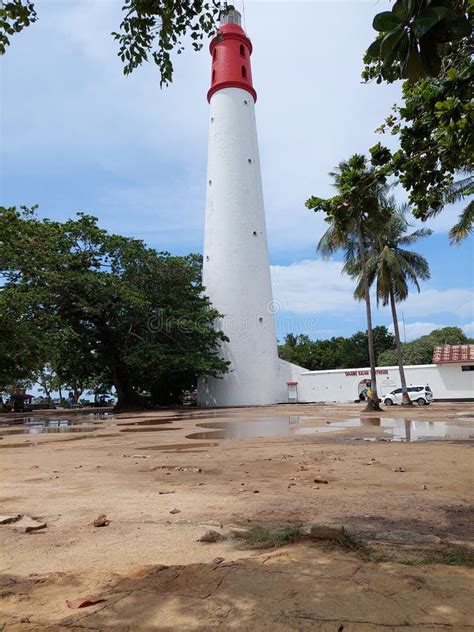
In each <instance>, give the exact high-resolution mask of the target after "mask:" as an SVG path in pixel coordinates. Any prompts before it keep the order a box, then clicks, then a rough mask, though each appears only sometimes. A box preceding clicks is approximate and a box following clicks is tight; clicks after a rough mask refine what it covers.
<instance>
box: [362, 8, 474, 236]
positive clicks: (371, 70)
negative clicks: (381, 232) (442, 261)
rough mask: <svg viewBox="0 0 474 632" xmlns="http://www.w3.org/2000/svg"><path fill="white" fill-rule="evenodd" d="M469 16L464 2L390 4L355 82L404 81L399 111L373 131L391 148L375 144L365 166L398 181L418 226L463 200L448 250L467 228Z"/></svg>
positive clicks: (470, 187)
mask: <svg viewBox="0 0 474 632" xmlns="http://www.w3.org/2000/svg"><path fill="white" fill-rule="evenodd" d="M473 16H474V4H472V3H471V4H469V3H468V2H467V1H465V0H398V1H397V2H395V4H394V6H393V8H392V11H391V12H384V13H381V14H378V15H377V16H376V17H375V19H374V28H375V29H376V30H378V31H380V34H379V37H378V38H377V40H376V41H375V42H374V43H373V44H372V45H371V46H370V47H369V49H368V51H367V53H366V56H365V58H364V61H365V62H366V67H365V70H364V72H363V74H362V76H363V78H364V79H365V80H370V79H374V78H376V79H377V82H378V83H381V82H382V81H386V82H389V83H391V82H392V81H395V80H396V79H400V78H406V79H407V81H405V83H404V84H403V104H402V105H395V106H393V114H391V115H389V116H388V117H387V119H386V121H385V123H384V124H383V125H382V126H381V127H380V128H379V130H380V131H381V132H382V133H383V132H385V131H387V130H389V131H390V132H391V134H393V135H395V136H396V137H397V138H398V142H399V148H398V149H396V150H395V151H393V152H392V151H390V150H389V149H388V148H387V147H385V146H384V145H382V144H381V143H378V144H377V145H375V146H374V147H372V149H371V150H370V151H371V154H372V164H373V165H374V166H376V167H377V168H379V169H380V171H381V172H382V173H384V174H385V175H393V176H395V177H396V178H397V179H398V180H399V182H400V183H401V184H402V185H403V187H404V188H405V189H406V190H407V191H408V193H409V201H410V203H411V204H412V205H413V207H414V210H413V213H414V215H415V217H418V218H420V219H422V220H426V219H428V218H429V217H431V216H432V215H435V214H436V213H439V212H440V211H441V210H442V209H443V208H444V206H445V205H446V204H449V203H451V202H456V201H458V200H461V199H463V198H467V199H468V203H467V206H466V207H465V208H464V209H463V211H462V213H461V215H460V217H459V220H458V222H457V224H456V225H455V226H454V227H453V228H452V230H451V232H450V238H451V242H452V243H459V242H460V241H461V240H462V239H464V238H465V237H466V236H467V235H468V234H469V233H470V232H471V231H472V228H473V224H474V202H473V201H472V200H470V201H469V197H470V196H472V194H473V193H474V134H473V133H472V129H473V124H474V92H473V86H474V61H473V53H474V45H473V40H472V21H473Z"/></svg>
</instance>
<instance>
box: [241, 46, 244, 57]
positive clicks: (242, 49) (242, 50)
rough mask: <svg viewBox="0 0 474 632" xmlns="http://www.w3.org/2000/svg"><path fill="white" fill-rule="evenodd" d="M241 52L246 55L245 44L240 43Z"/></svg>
mask: <svg viewBox="0 0 474 632" xmlns="http://www.w3.org/2000/svg"><path fill="white" fill-rule="evenodd" d="M240 54H241V55H242V57H245V46H244V45H243V44H241V45H240Z"/></svg>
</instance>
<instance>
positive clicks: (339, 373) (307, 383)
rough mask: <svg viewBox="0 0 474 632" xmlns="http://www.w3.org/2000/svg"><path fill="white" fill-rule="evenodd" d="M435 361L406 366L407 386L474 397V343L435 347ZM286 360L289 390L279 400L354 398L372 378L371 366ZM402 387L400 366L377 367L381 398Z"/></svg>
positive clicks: (439, 396)
mask: <svg viewBox="0 0 474 632" xmlns="http://www.w3.org/2000/svg"><path fill="white" fill-rule="evenodd" d="M433 360H434V361H435V362H436V364H420V365H413V366H405V376H406V381H407V386H424V385H426V384H428V385H429V386H430V388H431V390H432V391H433V397H434V400H435V401H442V400H474V345H446V346H444V347H436V348H435V352H434V354H433ZM286 364H287V370H288V373H287V376H288V380H287V382H291V383H290V385H288V391H287V395H286V397H285V398H283V399H281V400H280V401H282V402H283V401H285V402H287V401H289V397H288V392H289V393H290V399H294V397H295V391H296V396H297V400H298V402H300V403H304V402H340V403H343V402H353V401H354V400H356V399H358V396H359V392H360V390H361V385H362V384H363V383H364V381H365V380H367V379H370V369H369V368H361V369H334V370H332V371H303V370H301V368H300V367H297V366H295V365H293V364H290V363H286ZM398 387H400V374H399V370H398V366H388V367H378V368H377V388H378V392H379V397H380V399H382V401H383V399H384V395H386V394H387V393H388V392H389V391H391V390H393V389H395V388H398Z"/></svg>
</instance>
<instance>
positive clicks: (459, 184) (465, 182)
mask: <svg viewBox="0 0 474 632" xmlns="http://www.w3.org/2000/svg"><path fill="white" fill-rule="evenodd" d="M473 193H474V174H470V175H469V176H468V177H467V178H463V179H462V180H457V181H456V182H453V184H452V185H451V186H450V187H449V189H448V191H447V192H446V194H445V196H444V199H445V202H446V204H452V203H453V202H459V200H462V199H463V198H465V197H467V196H468V195H472V194H473Z"/></svg>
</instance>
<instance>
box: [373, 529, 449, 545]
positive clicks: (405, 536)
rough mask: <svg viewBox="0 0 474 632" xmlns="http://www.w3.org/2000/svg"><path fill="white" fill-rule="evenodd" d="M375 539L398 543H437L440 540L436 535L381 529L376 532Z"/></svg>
mask: <svg viewBox="0 0 474 632" xmlns="http://www.w3.org/2000/svg"><path fill="white" fill-rule="evenodd" d="M375 539H376V540H386V541H387V542H397V543H400V544H438V543H439V542H441V538H438V537H437V536H436V535H430V534H423V533H415V532H413V531H383V532H381V533H377V534H376V536H375Z"/></svg>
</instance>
